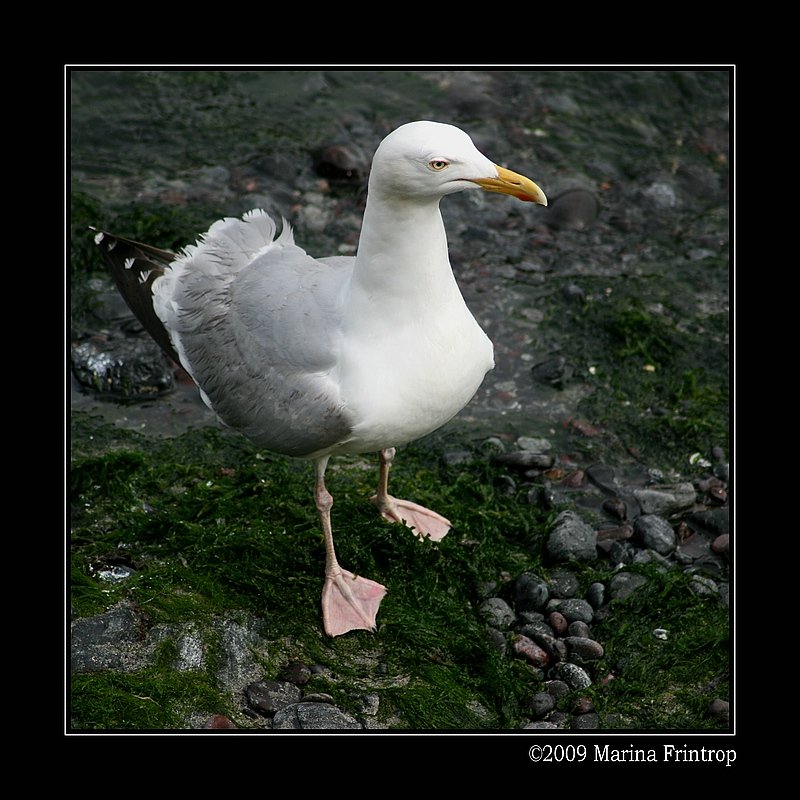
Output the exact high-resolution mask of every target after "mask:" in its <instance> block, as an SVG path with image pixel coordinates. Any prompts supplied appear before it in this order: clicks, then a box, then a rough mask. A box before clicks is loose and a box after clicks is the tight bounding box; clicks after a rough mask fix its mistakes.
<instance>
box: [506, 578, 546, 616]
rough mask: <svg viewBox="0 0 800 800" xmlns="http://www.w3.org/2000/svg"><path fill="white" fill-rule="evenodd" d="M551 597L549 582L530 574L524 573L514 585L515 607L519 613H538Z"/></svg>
mask: <svg viewBox="0 0 800 800" xmlns="http://www.w3.org/2000/svg"><path fill="white" fill-rule="evenodd" d="M549 597H550V590H549V588H548V586H547V581H545V580H544V578H540V577H539V576H538V575H535V574H533V573H530V572H523V573H522V575H520V576H519V578H517V582H516V583H515V584H514V605H515V606H516V609H517V613H520V612H524V611H538V610H539V609H540V608H544V606H545V604H546V603H547V600H548V598H549Z"/></svg>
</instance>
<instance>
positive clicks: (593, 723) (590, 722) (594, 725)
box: [569, 712, 600, 731]
mask: <svg viewBox="0 0 800 800" xmlns="http://www.w3.org/2000/svg"><path fill="white" fill-rule="evenodd" d="M569 727H570V728H571V730H573V731H594V730H597V729H598V728H599V727H600V716H599V715H598V714H595V713H594V712H590V713H588V714H579V715H578V716H576V717H574V718H573V720H572V724H571V725H570V726H569Z"/></svg>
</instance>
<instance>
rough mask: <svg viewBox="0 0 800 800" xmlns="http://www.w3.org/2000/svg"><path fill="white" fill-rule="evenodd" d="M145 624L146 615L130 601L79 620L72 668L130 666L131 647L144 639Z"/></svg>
mask: <svg viewBox="0 0 800 800" xmlns="http://www.w3.org/2000/svg"><path fill="white" fill-rule="evenodd" d="M143 625H144V618H143V617H142V615H140V614H138V613H137V612H135V611H134V610H133V609H132V608H131V607H130V606H127V605H120V606H117V607H115V608H112V609H110V610H109V611H106V612H105V613H103V614H98V615H97V616H95V617H84V618H83V619H78V620H75V622H73V623H72V626H71V633H72V639H71V666H72V671H73V672H98V671H101V670H109V669H118V670H124V669H126V665H127V662H128V658H129V655H130V653H131V651H132V650H133V649H135V648H136V647H137V646H138V645H139V644H140V643H141V642H142V641H143V639H144V637H143V635H142V627H143Z"/></svg>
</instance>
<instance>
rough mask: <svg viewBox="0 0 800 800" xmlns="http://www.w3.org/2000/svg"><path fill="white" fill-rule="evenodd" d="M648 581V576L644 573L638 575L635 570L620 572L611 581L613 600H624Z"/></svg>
mask: <svg viewBox="0 0 800 800" xmlns="http://www.w3.org/2000/svg"><path fill="white" fill-rule="evenodd" d="M646 583H647V578H645V577H644V575H636V574H635V573H633V572H618V573H617V574H616V575H614V576H613V577H612V578H611V581H610V582H609V591H610V594H611V598H612V599H613V600H624V599H625V598H626V597H630V596H631V595H632V594H633V593H634V592H635V591H636V590H637V589H639V588H640V587H642V586H644V585H645V584H646Z"/></svg>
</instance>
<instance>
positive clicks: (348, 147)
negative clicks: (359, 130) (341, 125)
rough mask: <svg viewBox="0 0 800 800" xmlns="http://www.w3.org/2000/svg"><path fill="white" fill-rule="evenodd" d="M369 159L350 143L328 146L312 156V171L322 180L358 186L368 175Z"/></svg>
mask: <svg viewBox="0 0 800 800" xmlns="http://www.w3.org/2000/svg"><path fill="white" fill-rule="evenodd" d="M369 165H370V159H368V158H367V157H366V155H365V154H364V151H363V150H361V148H360V147H358V146H357V145H355V144H354V143H352V142H348V143H347V144H329V145H326V146H324V147H322V148H320V149H319V150H317V152H316V153H315V154H314V169H315V170H316V172H317V174H318V175H320V176H321V177H323V178H327V179H329V180H334V181H342V182H346V183H353V184H360V183H362V182H363V181H364V180H365V179H366V176H367V175H368V174H369Z"/></svg>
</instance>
